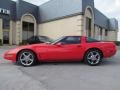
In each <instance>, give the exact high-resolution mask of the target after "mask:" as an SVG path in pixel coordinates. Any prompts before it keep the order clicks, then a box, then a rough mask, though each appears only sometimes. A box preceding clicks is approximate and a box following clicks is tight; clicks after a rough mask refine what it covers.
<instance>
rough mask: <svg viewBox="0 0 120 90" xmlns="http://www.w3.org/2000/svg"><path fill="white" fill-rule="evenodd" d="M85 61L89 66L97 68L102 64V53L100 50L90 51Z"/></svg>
mask: <svg viewBox="0 0 120 90" xmlns="http://www.w3.org/2000/svg"><path fill="white" fill-rule="evenodd" d="M84 59H85V63H87V64H88V65H91V66H96V65H99V64H100V63H101V62H102V53H101V52H100V51H99V50H89V51H88V52H87V53H86V54H85V58H84Z"/></svg>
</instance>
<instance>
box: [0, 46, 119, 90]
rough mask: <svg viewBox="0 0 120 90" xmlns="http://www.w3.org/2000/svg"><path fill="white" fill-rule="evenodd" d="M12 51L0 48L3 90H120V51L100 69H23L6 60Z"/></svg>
mask: <svg viewBox="0 0 120 90" xmlns="http://www.w3.org/2000/svg"><path fill="white" fill-rule="evenodd" d="M10 48H14V47H1V48H0V90H120V51H119V50H118V52H117V54H116V55H115V56H114V57H112V58H110V59H105V60H104V61H103V63H102V64H101V65H100V66H93V67H92V66H88V65H85V64H84V63H82V62H80V63H44V64H40V65H37V66H33V67H22V66H18V65H15V64H13V63H12V62H10V61H7V60H4V59H3V58H2V55H3V53H4V52H5V51H6V50H7V49H10Z"/></svg>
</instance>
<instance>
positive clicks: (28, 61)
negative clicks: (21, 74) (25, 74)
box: [17, 50, 36, 67]
mask: <svg viewBox="0 0 120 90" xmlns="http://www.w3.org/2000/svg"><path fill="white" fill-rule="evenodd" d="M35 58H36V57H35V54H34V53H33V52H32V51H30V50H23V51H21V52H20V53H19V54H18V56H17V62H18V64H21V65H22V66H25V67H29V66H32V65H34V64H35V62H36V59H35Z"/></svg>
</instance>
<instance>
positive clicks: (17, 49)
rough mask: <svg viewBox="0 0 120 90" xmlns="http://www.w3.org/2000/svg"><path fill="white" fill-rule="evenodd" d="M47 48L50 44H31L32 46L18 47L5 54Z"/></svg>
mask: <svg viewBox="0 0 120 90" xmlns="http://www.w3.org/2000/svg"><path fill="white" fill-rule="evenodd" d="M47 46H50V44H47V43H42V44H33V45H24V46H18V47H16V48H14V49H10V50H8V51H7V52H6V53H11V54H12V53H17V52H19V51H20V50H23V49H31V50H33V51H34V50H35V49H36V48H37V47H47Z"/></svg>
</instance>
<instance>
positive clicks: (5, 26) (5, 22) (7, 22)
mask: <svg viewBox="0 0 120 90" xmlns="http://www.w3.org/2000/svg"><path fill="white" fill-rule="evenodd" d="M3 29H10V20H9V19H3Z"/></svg>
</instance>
